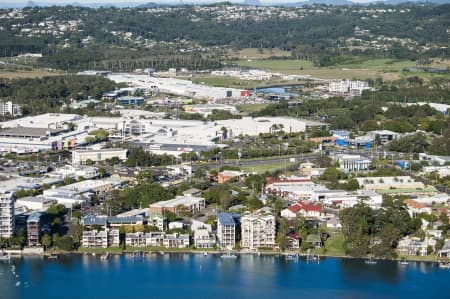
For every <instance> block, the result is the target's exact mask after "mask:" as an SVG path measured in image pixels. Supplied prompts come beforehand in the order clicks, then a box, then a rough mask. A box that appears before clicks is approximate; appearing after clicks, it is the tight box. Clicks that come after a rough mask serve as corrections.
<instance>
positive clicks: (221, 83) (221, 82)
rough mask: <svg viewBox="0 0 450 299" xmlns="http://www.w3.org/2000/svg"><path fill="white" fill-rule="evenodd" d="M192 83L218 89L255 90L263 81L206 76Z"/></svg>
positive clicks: (196, 78) (193, 80)
mask: <svg viewBox="0 0 450 299" xmlns="http://www.w3.org/2000/svg"><path fill="white" fill-rule="evenodd" d="M192 82H193V83H196V84H203V85H208V86H216V87H233V88H241V89H247V88H253V87H254V86H256V85H258V84H259V83H260V82H261V81H250V80H241V79H239V78H233V77H219V76H217V77H216V76H206V77H195V78H192Z"/></svg>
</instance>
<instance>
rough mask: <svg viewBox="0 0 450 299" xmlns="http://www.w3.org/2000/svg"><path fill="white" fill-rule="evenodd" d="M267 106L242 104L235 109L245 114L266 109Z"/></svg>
mask: <svg viewBox="0 0 450 299" xmlns="http://www.w3.org/2000/svg"><path fill="white" fill-rule="evenodd" d="M268 105H269V104H242V105H237V106H236V108H237V109H238V110H239V111H242V112H246V113H253V112H258V111H261V110H262V109H264V108H266V107H267V106H268Z"/></svg>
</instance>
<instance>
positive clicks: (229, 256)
mask: <svg viewBox="0 0 450 299" xmlns="http://www.w3.org/2000/svg"><path fill="white" fill-rule="evenodd" d="M231 250H232V248H231V246H228V247H227V252H226V253H225V254H222V255H221V256H220V257H221V258H223V259H235V258H237V255H235V254H232V253H231Z"/></svg>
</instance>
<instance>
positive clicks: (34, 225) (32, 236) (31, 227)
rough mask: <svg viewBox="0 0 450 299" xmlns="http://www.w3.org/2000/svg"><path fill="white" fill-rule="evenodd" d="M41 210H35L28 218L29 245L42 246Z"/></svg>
mask: <svg viewBox="0 0 450 299" xmlns="http://www.w3.org/2000/svg"><path fill="white" fill-rule="evenodd" d="M41 216H42V213H41V212H34V213H32V214H30V216H28V219H27V244H28V246H41V242H40V240H41Z"/></svg>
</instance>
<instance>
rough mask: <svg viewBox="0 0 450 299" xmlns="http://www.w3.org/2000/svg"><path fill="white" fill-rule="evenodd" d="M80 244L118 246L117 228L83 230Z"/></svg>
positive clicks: (97, 246)
mask: <svg viewBox="0 0 450 299" xmlns="http://www.w3.org/2000/svg"><path fill="white" fill-rule="evenodd" d="M82 245H83V247H85V248H108V247H111V246H112V247H118V246H119V245H120V241H119V230H118V229H111V230H110V229H106V230H102V231H97V230H90V231H84V232H83V240H82Z"/></svg>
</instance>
